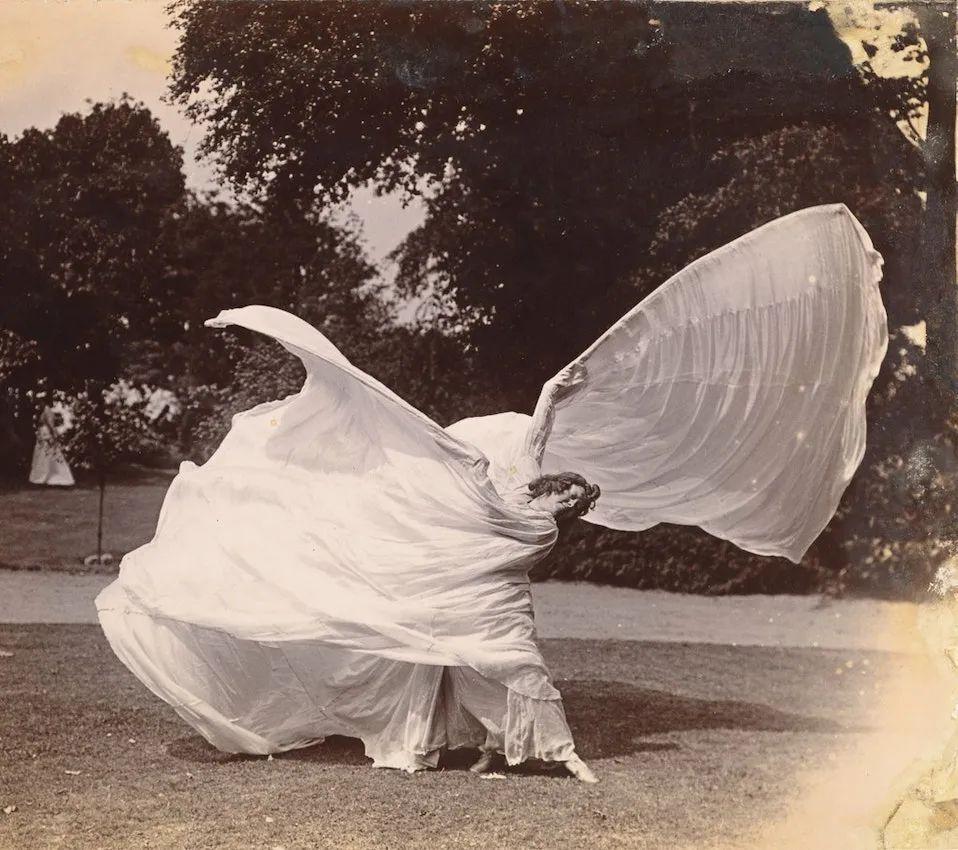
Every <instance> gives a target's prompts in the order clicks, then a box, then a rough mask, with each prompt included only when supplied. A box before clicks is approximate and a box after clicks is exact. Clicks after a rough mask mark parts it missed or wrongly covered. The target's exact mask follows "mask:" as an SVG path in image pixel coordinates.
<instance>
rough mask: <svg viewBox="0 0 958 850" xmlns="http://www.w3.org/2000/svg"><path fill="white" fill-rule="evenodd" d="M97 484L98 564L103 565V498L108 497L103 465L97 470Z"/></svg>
mask: <svg viewBox="0 0 958 850" xmlns="http://www.w3.org/2000/svg"><path fill="white" fill-rule="evenodd" d="M97 483H98V484H99V485H100V507H99V510H98V512H97V522H96V560H97V563H98V564H102V563H103V498H104V496H105V495H106V470H105V469H104V468H103V464H102V463H100V464H99V469H98V470H97Z"/></svg>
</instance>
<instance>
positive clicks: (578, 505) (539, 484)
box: [529, 472, 602, 523]
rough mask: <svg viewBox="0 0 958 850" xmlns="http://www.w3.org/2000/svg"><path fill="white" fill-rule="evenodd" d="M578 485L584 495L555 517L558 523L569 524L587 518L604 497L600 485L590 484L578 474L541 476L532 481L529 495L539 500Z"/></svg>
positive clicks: (564, 473) (560, 473) (558, 473)
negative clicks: (600, 498) (600, 497)
mask: <svg viewBox="0 0 958 850" xmlns="http://www.w3.org/2000/svg"><path fill="white" fill-rule="evenodd" d="M576 484H578V485H579V486H580V487H581V488H582V490H583V493H582V495H581V496H580V497H579V498H578V499H576V500H575V501H574V502H573V503H572V504H571V505H568V506H567V507H564V508H562V509H561V510H560V511H559V512H558V513H557V514H556V517H555V518H556V523H563V522H568V521H569V520H573V519H576V518H577V517H581V516H585V515H586V514H587V513H588V512H589V511H591V510H592V509H593V508H594V507H595V501H596V499H598V498H599V496H600V495H602V491H601V490H600V489H599V485H598V484H590V483H589V482H588V481H586V480H585V479H584V478H583V477H582V476H581V475H579V473H578V472H556V473H554V474H552V475H540V476H539V477H538V478H534V479H533V480H532V481H530V482H529V494H530V495H531V496H532V498H533V499H537V498H538V497H539V496H546V495H548V494H549V493H561V492H562V491H563V490H568V489H569V488H570V487H572V486H573V485H576Z"/></svg>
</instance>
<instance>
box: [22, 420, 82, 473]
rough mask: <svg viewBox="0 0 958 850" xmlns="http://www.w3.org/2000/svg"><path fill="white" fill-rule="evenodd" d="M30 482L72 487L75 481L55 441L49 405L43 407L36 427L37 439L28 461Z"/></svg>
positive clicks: (54, 429)
mask: <svg viewBox="0 0 958 850" xmlns="http://www.w3.org/2000/svg"><path fill="white" fill-rule="evenodd" d="M30 483H31V484H45V485H47V486H51V487H72V486H73V485H74V484H75V483H76V482H75V481H74V479H73V473H72V472H71V471H70V464H68V463H67V460H66V458H65V457H64V456H63V451H62V449H61V448H60V446H59V445H58V443H57V426H56V421H55V419H54V411H53V409H52V408H50V407H46V408H44V410H43V415H42V416H41V418H40V425H39V426H38V427H37V440H36V443H35V444H34V446H33V457H32V459H31V461H30Z"/></svg>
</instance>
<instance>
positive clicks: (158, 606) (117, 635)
mask: <svg viewBox="0 0 958 850" xmlns="http://www.w3.org/2000/svg"><path fill="white" fill-rule="evenodd" d="M879 269H880V258H879V256H878V255H877V254H876V253H875V252H874V251H873V250H872V248H871V245H870V242H869V241H868V237H867V235H865V233H864V231H863V230H862V228H861V226H860V225H859V224H858V222H857V221H856V220H855V219H854V217H853V216H852V215H851V213H849V212H848V210H847V209H846V208H845V207H844V206H841V205H838V206H831V207H819V208H815V209H811V210H805V211H802V212H799V213H795V214H793V215H791V216H787V217H786V218H784V219H780V220H779V221H776V222H773V223H771V224H769V225H767V226H765V227H763V228H760V229H759V230H757V231H755V232H753V233H751V234H749V235H747V236H745V237H743V238H742V239H740V240H737V241H736V242H734V243H732V244H731V245H729V246H727V247H726V248H723V249H720V250H719V251H716V252H714V253H713V254H710V255H708V256H706V257H704V258H702V259H701V260H699V261H698V262H696V263H693V264H692V265H691V266H689V267H688V268H687V269H686V270H685V271H683V272H681V273H680V274H679V275H677V276H676V277H674V278H673V279H672V280H670V281H669V282H668V283H666V284H665V285H664V286H663V287H661V288H660V289H659V290H657V291H656V292H655V293H653V294H652V295H651V296H650V297H649V298H647V299H646V300H645V301H643V302H642V303H641V304H640V305H639V306H638V307H636V308H635V309H634V310H633V311H632V312H631V313H629V314H628V315H627V316H626V317H624V318H623V319H622V320H621V321H620V322H619V323H618V324H616V325H615V326H614V327H613V328H612V329H611V330H610V331H609V332H608V333H607V334H605V335H604V336H603V337H602V338H601V339H600V340H599V341H598V342H597V343H596V344H595V345H593V346H592V347H591V348H590V349H589V350H588V351H587V352H586V353H585V354H583V355H582V357H580V358H578V359H577V360H576V361H575V362H574V363H573V364H572V365H571V366H570V367H569V368H567V369H565V370H563V372H562V373H560V374H559V375H558V376H557V377H556V378H555V379H553V381H551V382H550V383H549V384H547V385H546V387H545V388H544V390H543V395H542V399H541V400H540V404H539V406H538V407H537V410H536V413H535V415H534V417H532V418H530V417H528V416H523V415H521V414H515V413H508V414H500V415H498V416H493V417H481V418H478V419H470V420H464V421H463V422H460V423H457V424H456V425H453V426H450V428H448V429H446V430H444V429H442V428H440V427H439V426H438V425H437V424H436V423H434V422H432V421H431V420H430V419H429V418H428V417H426V416H425V415H423V414H422V413H420V412H419V411H417V410H416V409H415V408H413V407H411V406H410V405H408V404H406V403H405V402H404V401H402V400H401V399H400V398H398V397H397V396H396V395H395V394H394V393H392V392H391V391H390V390H389V389H387V388H386V387H384V386H383V385H382V384H380V383H379V382H378V381H376V380H375V379H373V378H371V377H370V376H368V375H366V374H365V373H363V372H361V371H360V370H358V369H356V368H355V367H354V366H352V365H351V364H350V363H349V362H348V361H347V360H346V358H345V357H343V355H342V354H341V353H340V352H339V351H337V350H336V348H335V347H334V346H333V345H332V344H331V343H330V342H329V341H328V340H326V338H325V337H323V335H322V334H321V333H320V332H319V331H317V330H316V329H315V328H313V327H311V326H310V325H308V324H307V323H305V322H303V321H302V320H300V319H298V318H296V317H294V316H291V315H289V314H288V313H284V312H283V311H280V310H276V309H273V308H270V307H257V306H254V307H244V308H241V309H236V310H225V311H223V312H222V313H221V314H220V315H219V316H218V317H217V318H216V319H214V320H210V321H209V322H208V323H207V324H210V325H213V326H217V327H222V326H225V325H237V326H240V327H244V328H248V329H251V330H253V331H257V332H259V333H263V334H266V335H268V336H270V337H273V338H274V339H276V340H278V341H279V342H280V343H282V345H283V346H285V347H286V348H287V349H288V350H289V351H291V352H292V353H293V354H295V355H296V356H298V357H299V358H300V359H301V360H302V361H303V363H304V365H305V367H306V372H307V377H306V382H305V384H304V386H303V389H302V390H301V391H300V392H299V393H296V394H294V395H291V396H289V397H288V398H286V399H283V400H281V401H274V402H269V403H266V404H262V405H259V406H258V407H254V408H253V409H251V410H248V411H246V412H245V413H241V414H238V415H237V416H236V417H235V418H234V420H233V424H232V428H231V430H230V432H229V434H228V435H227V436H226V438H225V440H224V441H223V443H222V445H221V446H220V447H219V449H218V450H217V451H216V453H215V454H214V455H213V457H212V458H211V459H210V460H209V461H208V462H207V463H205V464H204V465H203V466H196V465H195V464H193V463H184V464H183V465H182V466H181V468H180V472H179V474H178V475H177V477H176V478H175V479H174V481H173V483H172V485H171V486H170V489H169V492H168V494H167V496H166V500H165V502H164V505H163V509H162V512H161V515H160V520H159V524H158V527H157V531H156V536H155V537H154V539H153V540H152V542H150V543H148V544H147V545H145V546H143V547H141V548H140V549H138V550H136V551H135V552H132V553H130V554H129V555H127V556H126V557H125V558H124V560H123V563H122V566H121V571H120V576H119V578H118V579H117V580H116V581H115V582H114V583H113V584H111V585H110V586H109V587H108V588H107V589H106V590H104V591H103V593H102V594H101V595H100V596H99V597H98V599H97V607H98V610H99V615H100V620H101V623H102V625H103V628H104V631H105V633H106V635H107V637H108V639H109V641H110V643H111V645H112V646H113V648H114V650H115V651H116V653H117V655H118V656H119V657H120V658H121V659H122V660H123V661H124V663H126V664H127V666H129V667H130V669H131V670H132V671H133V672H134V673H135V674H136V675H137V676H138V677H139V678H140V679H141V680H142V681H143V682H144V683H145V684H146V685H147V686H148V687H150V688H151V689H152V690H153V691H154V692H155V693H156V694H157V695H159V696H160V697H162V698H163V699H165V700H166V701H167V702H169V703H170V704H171V705H172V706H173V707H174V708H175V709H176V711H177V712H178V713H179V714H180V715H181V716H182V717H184V718H185V719H186V720H187V721H188V722H189V723H191V724H192V725H193V726H195V727H196V728H197V729H198V730H199V731H200V732H201V733H202V734H203V735H204V736H205V737H206V738H207V739H208V740H210V741H211V742H212V743H213V744H215V745H216V746H218V747H220V748H221V749H224V750H229V751H246V752H260V753H265V752H272V751H277V750H282V749H288V748H290V747H296V746H303V745H305V744H307V743H310V742H312V741H315V740H317V739H320V738H322V737H323V736H324V735H328V734H347V735H355V736H356V737H360V738H362V739H363V741H364V742H365V744H366V749H367V753H368V754H369V755H371V756H372V757H373V758H374V759H375V761H376V763H377V764H382V765H388V766H393V767H405V768H407V769H415V768H416V767H420V766H422V763H421V762H420V761H417V759H418V758H419V757H421V756H423V755H426V754H428V753H429V752H431V751H432V750H434V749H435V748H436V747H438V746H442V745H457V744H458V745H463V744H468V743H470V740H466V739H461V737H460V738H457V739H456V740H452V739H451V738H450V734H451V733H448V732H449V729H451V728H452V725H453V724H452V723H451V722H449V723H445V724H444V722H443V718H442V717H441V716H439V715H441V713H442V709H441V708H440V706H441V705H442V700H441V699H440V696H439V693H440V679H439V678H437V671H440V670H441V668H442V667H443V666H452V667H460V668H472V669H473V670H476V671H478V672H479V673H480V674H481V675H482V676H483V677H486V678H487V679H489V680H494V681H495V682H499V683H501V684H502V685H503V686H504V687H505V688H506V689H508V693H509V695H510V696H509V707H508V712H509V716H508V717H503V718H499V719H497V721H496V722H497V723H498V722H499V721H501V726H502V727H503V728H504V729H506V730H509V731H507V733H506V737H507V750H508V748H509V746H512V749H511V750H509V752H511V753H512V755H511V756H510V759H511V760H519V759H521V758H524V757H528V756H529V755H530V754H532V755H534V754H536V753H537V752H548V751H552V750H554V751H556V752H559V751H560V750H561V751H562V752H565V753H567V752H568V751H569V747H570V746H571V743H570V741H571V739H568V741H565V742H564V743H563V741H564V739H563V736H562V732H561V728H560V727H564V720H563V719H562V717H561V704H560V703H559V702H558V700H559V694H558V692H557V691H556V690H555V688H554V687H553V686H552V684H551V682H550V680H549V675H548V671H547V670H546V668H545V665H544V663H543V661H542V657H541V655H540V654H539V651H538V649H537V647H536V645H535V640H534V627H533V619H532V608H531V598H530V593H529V587H528V577H527V573H528V570H529V568H530V567H531V566H532V564H534V563H535V562H536V560H537V559H539V558H540V557H542V556H543V555H545V554H546V553H547V552H548V551H549V550H550V548H551V547H552V545H553V544H554V542H555V538H556V528H555V523H554V521H553V519H552V517H551V516H549V515H548V514H544V513H542V512H539V511H537V510H535V509H533V508H531V507H529V506H528V505H527V504H526V503H525V501H526V500H525V499H524V498H522V496H521V490H522V488H523V485H524V484H525V483H526V482H528V480H529V479H530V478H531V477H532V476H534V475H535V474H537V473H538V470H539V463H540V460H541V463H542V467H543V469H544V470H546V471H550V470H558V469H560V468H562V469H571V470H574V471H577V472H581V473H582V474H584V475H585V476H586V477H587V478H589V479H590V480H592V481H595V482H596V483H598V484H599V485H600V486H601V488H602V493H603V495H602V497H601V499H600V500H599V503H598V507H597V509H596V511H595V513H594V514H592V515H590V517H589V519H590V520H591V521H595V522H599V523H602V524H604V525H609V526H611V527H615V528H627V529H641V528H647V527H649V526H650V525H653V524H654V523H656V522H662V521H668V522H685V523H694V524H698V525H701V526H702V527H703V528H705V529H707V530H708V531H711V532H712V533H714V534H717V535H719V536H722V537H726V538H728V539H730V540H733V541H735V542H736V543H738V544H739V545H741V546H743V547H744V548H747V549H751V550H752V551H756V552H762V553H768V554H783V555H786V556H788V557H791V558H793V559H797V558H798V557H799V556H800V555H801V553H802V552H803V551H804V550H805V548H806V547H807V546H808V544H809V543H810V542H811V541H812V540H813V539H814V537H815V536H816V535H817V534H818V532H819V531H820V530H821V528H822V527H823V526H824V524H825V523H826V522H827V521H828V519H829V517H830V516H831V514H832V512H833V511H834V509H835V506H836V505H837V502H838V499H839V497H840V495H841V492H842V490H843V489H844V487H845V486H846V484H847V483H848V480H849V478H850V477H851V475H852V473H853V472H854V470H855V468H856V466H857V465H858V463H859V461H860V459H861V455H862V450H863V447H864V438H865V433H864V401H865V396H866V394H867V392H868V388H869V387H870V385H871V382H872V380H873V378H874V376H875V374H876V372H877V369H878V364H879V363H880V361H881V358H882V355H883V353H884V350H885V345H886V331H885V318H884V311H883V309H882V305H881V300H880V298H879V295H878V289H877V281H878V279H879ZM554 709H557V710H558V713H556V711H555V710H554ZM448 710H450V711H451V710H452V709H451V708H449V709H448ZM505 710H506V709H505V707H503V711H505ZM550 712H551V713H550ZM544 718H550V719H548V720H546V719H544ZM536 723H538V724H539V727H538V732H537V731H536V729H535V728H534V727H535V726H536ZM549 724H551V727H550V728H555V729H559V731H558V732H556V733H555V734H554V735H552V733H549V734H550V735H551V738H552V740H551V742H550V741H549V740H546V738H544V737H543V734H542V732H543V729H545V728H546V726H547V725H549ZM447 733H448V734H447ZM510 736H511V739H512V744H509V741H508V739H509V737H510ZM537 736H538V737H537ZM546 737H548V736H546ZM518 741H537V742H538V743H537V744H536V748H534V749H532V750H529V749H523V746H521V745H519V744H517V743H516V742H518ZM550 748H551V749H550Z"/></svg>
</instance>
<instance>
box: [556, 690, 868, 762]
mask: <svg viewBox="0 0 958 850" xmlns="http://www.w3.org/2000/svg"><path fill="white" fill-rule="evenodd" d="M556 687H557V688H559V690H560V691H561V692H562V700H563V702H564V703H565V711H566V717H567V718H568V720H569V726H570V727H571V729H572V735H573V737H574V738H575V742H576V749H577V750H578V752H579V753H580V754H581V755H582V757H583V758H609V757H612V756H620V755H629V754H631V753H635V752H639V751H640V750H641V746H642V742H641V740H639V739H641V738H643V737H646V736H648V735H661V734H664V733H667V732H685V731H690V730H693V729H732V730H740V731H743V732H815V733H824V734H835V733H840V732H853V731H862V730H858V729H850V728H848V727H846V726H843V725H842V724H840V723H837V722H835V721H834V720H828V719H826V718H821V717H806V716H804V715H801V714H792V713H791V712H787V711H779V710H778V709H777V708H771V707H770V706H767V705H761V704H759V703H750V702H740V701H738V700H708V699H697V698H695V697H687V696H680V695H678V694H671V693H668V692H667V691H658V690H653V689H652V688H639V687H636V686H635V685H631V684H628V683H627V682H605V681H599V680H590V679H574V680H566V681H557V682H556Z"/></svg>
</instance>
